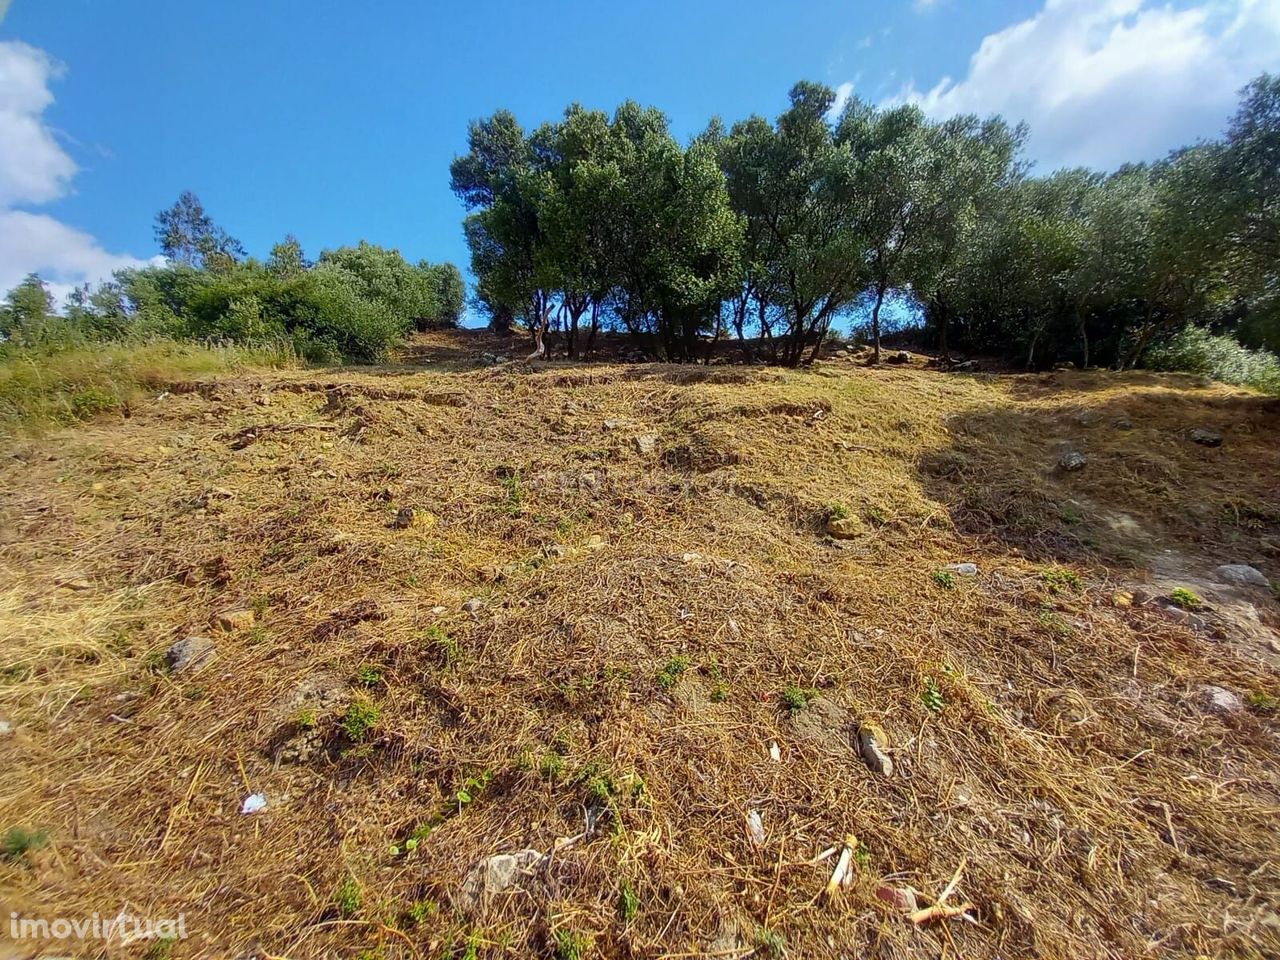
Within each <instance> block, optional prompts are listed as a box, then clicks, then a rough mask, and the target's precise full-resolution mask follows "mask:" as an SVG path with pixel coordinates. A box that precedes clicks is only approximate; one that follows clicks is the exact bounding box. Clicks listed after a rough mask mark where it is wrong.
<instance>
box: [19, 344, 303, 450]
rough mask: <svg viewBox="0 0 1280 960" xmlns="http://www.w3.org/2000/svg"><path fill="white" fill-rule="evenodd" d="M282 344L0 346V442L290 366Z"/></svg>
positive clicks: (290, 358) (290, 356) (288, 353)
mask: <svg viewBox="0 0 1280 960" xmlns="http://www.w3.org/2000/svg"><path fill="white" fill-rule="evenodd" d="M297 362H298V361H297V359H296V357H295V355H294V353H293V350H292V348H291V347H290V346H289V344H288V343H281V344H269V345H265V346H254V347H250V346H232V345H207V344H201V343H194V342H190V341H178V340H164V339H159V340H152V341H147V342H141V343H92V344H70V345H53V344H49V345H45V346H41V347H28V348H20V347H17V346H14V345H3V346H0V435H12V434H16V433H27V432H32V431H37V430H39V428H40V427H41V426H45V425H49V424H65V423H73V422H76V421H81V420H88V419H91V418H92V417H94V416H97V415H98V414H101V413H105V412H108V411H113V410H119V409H121V408H122V407H123V406H124V405H125V404H126V403H128V402H129V401H130V400H132V399H134V398H136V397H137V396H139V395H141V394H142V393H144V392H145V391H147V390H154V389H158V388H160V387H161V386H163V385H164V384H166V383H170V382H173V381H175V380H182V379H184V378H188V377H193V376H199V375H202V374H210V373H222V372H225V371H229V370H238V369H242V368H244V367H253V366H264V367H282V366H293V365H295V364H296V363H297Z"/></svg>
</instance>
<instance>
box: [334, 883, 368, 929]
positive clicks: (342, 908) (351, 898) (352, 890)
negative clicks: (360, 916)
mask: <svg viewBox="0 0 1280 960" xmlns="http://www.w3.org/2000/svg"><path fill="white" fill-rule="evenodd" d="M333 904H334V906H335V907H337V908H338V914H339V916H341V917H343V918H344V919H346V918H348V917H354V916H355V915H356V914H357V913H359V912H360V907H361V906H362V905H363V904H364V891H363V890H361V889H360V883H359V881H357V880H356V878H355V877H352V876H348V877H345V878H343V881H342V883H341V884H339V885H338V889H337V892H335V893H334V895H333Z"/></svg>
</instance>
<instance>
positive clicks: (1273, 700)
mask: <svg viewBox="0 0 1280 960" xmlns="http://www.w3.org/2000/svg"><path fill="white" fill-rule="evenodd" d="M1244 702H1245V704H1246V705H1247V706H1248V707H1249V709H1250V710H1252V711H1253V712H1254V713H1276V712H1280V697H1275V696H1272V695H1271V694H1269V693H1266V692H1265V691H1263V690H1251V691H1250V692H1249V693H1248V694H1247V695H1246V696H1245V698H1244Z"/></svg>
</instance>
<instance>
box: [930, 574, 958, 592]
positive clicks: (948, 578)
mask: <svg viewBox="0 0 1280 960" xmlns="http://www.w3.org/2000/svg"><path fill="white" fill-rule="evenodd" d="M933 582H934V583H936V584H937V585H938V586H940V587H942V588H943V589H945V590H953V589H955V585H956V575H955V574H954V573H952V572H951V571H950V570H935V571H933Z"/></svg>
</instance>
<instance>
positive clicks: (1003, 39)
mask: <svg viewBox="0 0 1280 960" xmlns="http://www.w3.org/2000/svg"><path fill="white" fill-rule="evenodd" d="M4 6H5V2H4V0H0V9H3V8H4ZM7 6H8V9H7V13H6V14H5V15H4V17H3V20H0V144H4V146H3V147H2V148H0V289H7V287H8V286H11V285H12V283H14V282H16V280H17V279H19V278H20V277H21V276H22V275H23V274H24V273H26V272H27V271H29V270H39V271H40V272H41V273H42V275H44V276H46V277H47V278H49V279H50V280H52V281H54V283H55V287H56V289H58V290H59V291H61V290H64V289H66V287H67V285H68V284H71V283H74V282H77V281H80V280H83V279H92V278H96V277H100V276H103V275H105V274H106V273H108V272H109V271H110V269H112V268H114V267H116V266H120V265H124V264H127V263H132V262H136V261H138V260H145V259H147V258H149V257H152V256H153V255H154V254H155V253H156V249H155V243H154V240H153V237H152V232H151V221H152V218H153V216H154V214H155V212H156V211H157V210H158V209H160V208H161V207H163V206H165V205H167V204H169V203H171V202H172V201H173V199H174V198H175V197H176V196H177V194H178V193H179V191H181V190H183V189H192V190H194V191H196V193H198V194H199V195H200V197H201V198H202V199H203V200H204V202H205V205H206V207H207V209H208V210H209V211H210V212H211V213H212V214H213V216H214V217H215V219H217V220H218V222H219V223H221V224H222V225H223V226H224V227H226V228H227V229H228V230H230V231H231V232H232V233H233V234H234V235H236V236H237V237H239V238H240V239H241V240H242V241H243V242H244V244H245V246H246V247H247V248H248V250H249V252H250V253H253V254H257V255H264V254H265V253H266V251H267V249H268V248H269V247H270V245H271V244H272V243H273V242H275V241H276V240H278V239H280V238H281V237H283V236H284V234H286V233H289V232H292V233H294V234H296V235H297V236H298V237H299V238H300V239H301V241H302V243H303V246H304V248H305V249H306V250H307V251H308V252H309V253H312V254H314V253H318V252H319V251H320V250H321V249H322V248H324V247H329V246H337V245H339V244H343V243H354V242H355V241H356V240H358V239H361V238H363V239H367V240H370V241H373V242H375V243H380V244H384V245H387V246H394V247H398V248H399V249H400V250H401V251H402V252H403V253H404V254H405V255H406V256H408V257H410V258H414V259H416V258H419V257H425V258H427V259H429V260H432V261H439V260H454V261H455V262H457V263H459V265H460V266H463V267H464V268H465V265H466V260H467V257H466V248H465V244H464V243H463V241H462V234H461V228H460V222H461V218H462V208H461V206H460V204H459V203H458V202H457V201H456V200H455V198H454V197H453V195H452V194H451V193H450V191H449V188H448V164H449V161H450V159H451V158H452V157H453V156H454V155H455V154H456V153H458V152H459V151H461V150H463V149H464V147H465V134H466V124H467V121H468V120H470V119H472V118H475V117H479V116H483V115H486V114H488V113H490V112H492V111H493V110H494V109H495V108H498V107H509V108H510V109H512V110H514V111H515V112H516V114H517V116H519V117H520V119H521V120H522V121H523V122H525V123H526V124H527V125H529V126H533V125H535V124H536V123H538V122H539V121H542V120H545V119H552V118H555V117H557V116H558V115H559V114H560V113H561V112H562V111H563V109H564V107H565V106H566V105H567V104H568V103H570V102H571V101H574V100H578V101H581V102H583V103H584V104H586V105H588V106H592V107H601V108H606V109H609V108H612V107H613V106H615V105H616V104H617V103H619V102H620V101H621V100H623V99H626V98H633V99H636V100H639V101H640V102H642V103H645V104H653V105H657V106H659V107H661V108H662V109H663V110H665V111H666V112H667V114H668V116H669V117H670V118H671V121H672V125H673V128H674V130H675V132H676V134H677V135H678V136H680V137H687V136H689V135H691V134H692V133H694V132H695V131H696V130H698V129H700V128H701V127H702V126H703V125H704V124H705V123H706V121H707V119H708V118H709V117H711V116H712V115H713V114H719V115H721V116H723V117H724V118H725V119H726V120H727V121H729V122H732V121H733V120H735V119H738V118H741V117H744V116H747V115H748V114H750V113H753V112H758V113H763V114H765V115H768V116H772V115H775V114H776V113H777V112H778V111H779V110H780V109H782V107H783V105H784V102H785V98H786V92H787V90H788V88H789V87H790V85H791V84H792V83H794V82H795V81H796V80H798V79H801V78H808V79H815V80H821V81H824V82H826V83H829V84H830V85H831V86H832V87H839V88H841V89H842V90H844V91H850V90H852V91H853V92H854V93H856V94H857V95H859V96H861V97H863V98H866V99H870V100H874V101H877V102H887V101H892V100H901V99H914V100H917V101H919V102H920V103H921V104H922V105H923V106H925V108H926V109H927V110H929V111H930V112H931V113H935V114H938V115H943V114H946V113H953V112H956V111H966V112H968V111H974V112H980V113H987V112H994V111H1001V112H1004V113H1005V114H1006V115H1008V116H1010V117H1012V118H1013V119H1026V120H1028V121H1029V122H1031V124H1032V127H1033V133H1034V136H1033V139H1032V141H1031V144H1030V152H1031V154H1032V157H1033V159H1035V160H1036V161H1038V162H1039V164H1040V166H1041V168H1050V167H1054V166H1058V165H1062V164H1075V163H1089V164H1092V165H1096V166H1100V167H1108V166H1115V165H1116V164H1117V163H1118V162H1120V161H1121V160H1123V159H1128V158H1133V159H1144V158H1150V157H1154V156H1158V155H1160V154H1161V153H1163V152H1164V151H1165V150H1167V149H1168V148H1169V147H1172V146H1174V145H1176V144H1178V143H1182V142H1186V141H1188V140H1190V139H1193V138H1195V137H1196V136H1211V135H1214V134H1216V133H1217V132H1218V131H1219V130H1220V129H1221V127H1222V125H1223V123H1224V122H1225V120H1226V118H1227V116H1228V114H1229V113H1230V111H1231V109H1232V105H1233V103H1234V99H1235V98H1234V91H1235V90H1236V89H1237V88H1238V87H1239V86H1240V85H1241V84H1242V83H1243V82H1244V81H1246V80H1247V79H1248V78H1249V77H1250V76H1252V75H1253V74H1256V73H1257V72H1259V70H1261V69H1264V68H1270V69H1272V70H1275V69H1280V53H1277V51H1280V0H1184V2H1175V3H1172V4H1168V3H1156V2H1149V0H917V2H914V3H913V2H909V0H904V2H898V3H884V2H870V0H844V2H836V0H818V2H808V3H803V4H792V3H781V2H778V0H735V2H699V0H684V2H678V3H664V2H650V3H644V4H638V3H637V4H620V3H613V4H610V3H599V2H594V3H577V2H574V3H570V2H550V0H544V2H540V3H529V2H523V3H517V2H509V3H498V2H484V0H481V2H470V3H465V4H463V3H456V4H425V3H420V2H419V3H410V2H391V0H384V2H379V3H373V4H353V3H349V2H348V3H336V2H322V0H313V2H310V3H304V2H301V0H299V2H272V0H257V2H253V3H250V2H238V0H222V2H219V3H183V2H169V3H150V4H143V3H137V2H127V0H114V2H111V3H107V2H103V0H12V2H10V3H9V4H8V5H7Z"/></svg>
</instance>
